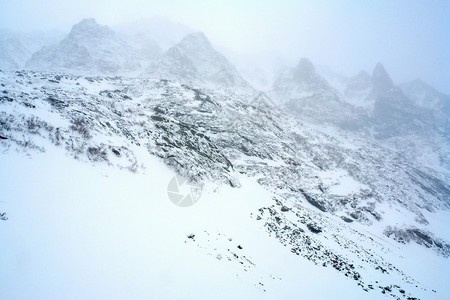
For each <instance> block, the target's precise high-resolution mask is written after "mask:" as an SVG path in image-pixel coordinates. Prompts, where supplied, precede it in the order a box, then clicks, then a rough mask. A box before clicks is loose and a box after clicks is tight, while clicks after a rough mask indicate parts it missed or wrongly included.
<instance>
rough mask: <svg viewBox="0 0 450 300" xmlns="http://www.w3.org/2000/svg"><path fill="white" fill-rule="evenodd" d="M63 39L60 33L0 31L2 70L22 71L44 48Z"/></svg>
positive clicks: (0, 63)
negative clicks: (27, 62) (38, 51)
mask: <svg viewBox="0 0 450 300" xmlns="http://www.w3.org/2000/svg"><path fill="white" fill-rule="evenodd" d="M60 39H61V33H59V32H30V33H21V32H12V31H8V30H2V31H0V69H2V70H11V71H12V70H21V69H24V68H25V63H26V61H27V60H28V59H30V57H31V56H32V55H33V53H35V52H36V51H37V50H39V49H40V48H41V47H42V46H44V45H47V44H51V43H54V42H57V41H59V40H60Z"/></svg>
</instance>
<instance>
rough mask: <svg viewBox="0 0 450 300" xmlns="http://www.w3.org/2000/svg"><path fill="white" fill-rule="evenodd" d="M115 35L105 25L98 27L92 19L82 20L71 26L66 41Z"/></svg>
mask: <svg viewBox="0 0 450 300" xmlns="http://www.w3.org/2000/svg"><path fill="white" fill-rule="evenodd" d="M115 35H116V33H115V32H114V31H113V30H112V29H111V28H109V27H108V26H106V25H100V24H99V23H97V21H96V20H95V19H94V18H89V19H83V20H81V21H80V22H79V23H77V24H75V25H73V26H72V29H71V31H70V33H69V35H68V36H67V38H68V39H80V38H100V37H114V36H115Z"/></svg>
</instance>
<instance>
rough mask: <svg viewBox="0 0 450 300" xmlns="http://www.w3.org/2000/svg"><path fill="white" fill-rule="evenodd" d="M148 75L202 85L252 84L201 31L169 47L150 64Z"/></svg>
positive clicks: (228, 85) (232, 85) (239, 85)
mask: <svg viewBox="0 0 450 300" xmlns="http://www.w3.org/2000/svg"><path fill="white" fill-rule="evenodd" d="M146 75H147V76H151V77H157V78H164V79H171V80H178V81H181V82H184V83H194V82H195V83H196V84H201V85H211V84H212V85H218V86H222V87H243V88H248V87H250V85H249V84H248V83H247V82H246V81H245V80H244V79H243V78H242V77H241V76H240V75H239V74H238V72H237V71H236V68H235V67H234V66H233V65H232V64H231V63H230V62H229V61H228V60H227V59H226V58H225V56H223V55H222V54H221V53H219V52H218V51H216V50H215V49H214V48H213V46H212V45H211V43H210V41H209V40H208V38H207V37H206V35H205V34H204V33H202V32H196V33H191V34H189V35H187V36H186V37H185V38H183V39H182V40H181V41H180V42H179V43H178V44H176V45H175V46H173V47H171V48H170V49H169V50H167V51H166V53H165V54H164V55H163V56H162V57H161V58H160V59H159V60H158V61H156V62H154V63H153V64H151V65H150V67H149V68H148V69H147V71H146Z"/></svg>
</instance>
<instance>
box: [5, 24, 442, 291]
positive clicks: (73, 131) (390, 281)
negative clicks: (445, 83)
mask: <svg viewBox="0 0 450 300" xmlns="http://www.w3.org/2000/svg"><path fill="white" fill-rule="evenodd" d="M152 22H153V21H152ZM154 22H155V24H158V22H159V21H154ZM164 22H165V21H164ZM164 22H163V23H164ZM150 23H151V22H150ZM133 26H134V25H133ZM152 26H153V25H152ZM152 26H149V28H150V29H149V31H148V32H147V31H146V29H145V26H142V27H141V29H140V30H137V29H136V28H139V26H134V27H133V28H134V30H135V31H134V34H130V35H128V36H127V35H126V30H125V29H123V31H121V32H120V33H116V32H115V31H113V30H112V29H111V28H109V27H107V26H101V25H99V24H97V23H96V22H95V20H93V19H85V20H83V21H81V22H80V23H78V24H76V25H74V26H73V28H72V30H71V32H70V33H69V34H68V35H67V36H66V37H65V38H64V39H63V40H62V41H61V42H60V43H59V44H57V45H55V46H47V47H44V48H42V49H41V50H39V51H38V52H36V53H34V55H33V56H32V57H31V59H30V60H29V61H28V63H27V66H28V67H29V68H31V69H33V70H21V71H17V70H15V69H16V68H17V65H18V63H16V62H17V61H19V60H20V59H22V60H23V57H26V54H25V53H22V52H21V51H20V50H14V49H13V48H11V49H10V48H8V51H5V52H0V53H2V54H1V55H3V56H2V61H4V62H5V66H6V65H7V64H6V62H8V64H9V65H10V66H11V68H13V69H14V71H5V70H3V69H6V67H5V68H3V67H0V69H1V70H0V163H1V165H2V168H0V182H2V188H1V190H0V245H2V247H1V250H0V252H1V253H0V254H1V255H0V266H2V267H0V299H30V298H33V299H48V298H58V299H79V298H83V299H104V298H106V299H124V298H133V299H148V298H175V299H176V298H179V299H186V298H188V299H199V298H220V299H230V298H246V299H264V298H266V299H297V298H299V297H300V298H306V299H331V298H337V299H380V298H381V299H392V298H394V299H417V298H420V299H446V298H449V297H450V288H449V285H448V282H447V281H448V280H447V277H448V276H447V275H448V270H449V268H450V260H449V257H450V235H449V230H448V228H449V226H450V147H449V145H450V140H449V135H448V132H450V130H449V128H450V127H449V107H450V102H449V97H448V96H446V95H443V94H441V93H439V92H437V91H436V90H434V89H433V88H432V87H430V86H428V85H426V84H425V83H422V82H420V81H414V82H411V83H406V84H402V85H400V86H397V85H396V84H395V83H394V82H393V80H392V79H391V78H390V76H389V74H388V72H387V71H386V70H385V68H384V66H383V65H381V64H377V65H376V66H375V68H374V70H373V72H372V74H371V75H369V74H368V73H367V72H360V73H359V74H357V75H356V76H354V77H350V78H347V77H345V76H341V75H339V74H336V73H333V72H332V71H330V70H327V69H326V68H323V67H321V68H316V67H315V66H314V65H313V63H312V62H311V61H310V60H308V59H306V58H303V59H301V60H300V61H299V63H298V64H297V65H296V66H295V67H293V68H288V69H286V70H284V71H283V72H281V73H280V74H279V76H278V78H276V80H275V81H274V83H273V85H272V89H271V90H270V91H269V92H268V93H267V94H265V93H263V92H259V91H256V90H255V89H254V88H252V87H251V86H250V84H249V83H248V82H247V81H246V80H245V79H243V77H241V75H240V74H239V72H238V71H237V69H236V67H235V66H234V65H233V64H232V63H230V62H229V61H228V60H227V58H225V56H223V55H222V54H221V53H220V52H218V51H217V50H216V49H214V47H213V46H212V45H211V43H210V42H209V40H208V38H207V37H206V36H205V35H204V34H203V33H201V32H196V33H191V32H188V34H187V35H184V34H183V36H184V37H183V38H182V37H181V36H180V34H181V32H184V31H185V30H186V29H185V28H184V27H182V28H181V27H177V26H175V27H173V26H172V25H170V26H166V27H167V28H169V29H170V28H172V29H173V34H172V35H171V34H170V30H168V32H169V33H168V34H167V39H166V40H165V42H161V39H162V38H163V37H164V33H163V32H157V30H156V29H154V28H153V27H152ZM151 28H153V29H151ZM163 28H164V27H162V29H163ZM121 30H122V29H121ZM162 31H163V30H162ZM160 38H161V39H160ZM178 38H179V40H176V39H178ZM162 40H164V39H162ZM8 45H10V46H11V45H14V43H13V42H11V41H10V42H9V44H8ZM8 47H9V46H8ZM11 47H12V46H11ZM16 47H17V49H22V48H21V44H20V43H17V45H16ZM25 48H27V47H25ZM27 49H29V48H27ZM14 51H17V53H16V55H17V57H12V56H11V55H10V54H11V53H14ZM23 51H26V49H25V50H23ZM8 53H9V54H8ZM28 53H29V52H28ZM235 61H239V59H238V58H236V59H235ZM239 64H240V65H241V67H242V66H244V65H245V64H244V63H242V62H241V63H239ZM147 65H148V66H147ZM267 65H270V63H268V62H265V63H262V64H261V70H264V69H265V66H267ZM144 68H145V70H144ZM269 69H271V68H269ZM36 70H38V71H36ZM43 70H48V71H43ZM248 70H249V73H247V76H249V78H252V80H254V82H260V83H261V86H264V85H265V83H264V82H265V81H266V80H267V76H266V75H267V74H269V73H270V72H268V73H267V74H266V73H265V72H262V73H264V74H261V77H260V78H259V77H258V76H256V74H252V72H253V71H251V70H258V66H254V65H253V66H251V67H249V69H248ZM256 73H257V72H256ZM123 75H126V76H123ZM174 204H175V205H174ZM423 262H426V263H423ZM193 270H195V272H193ZM36 280H38V281H36ZM24 286H26V287H27V288H26V289H24V288H23V287H24ZM174 287H176V288H174Z"/></svg>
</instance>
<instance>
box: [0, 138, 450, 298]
mask: <svg viewBox="0 0 450 300" xmlns="http://www.w3.org/2000/svg"><path fill="white" fill-rule="evenodd" d="M47 149H48V150H47V151H46V153H43V154H34V155H32V158H31V157H29V156H27V155H25V154H24V153H14V152H13V153H9V154H6V155H2V168H1V171H0V178H2V186H3V187H2V203H1V205H2V206H1V207H2V209H3V210H6V211H8V217H9V220H8V221H7V222H2V223H1V226H0V230H1V233H0V239H1V241H0V242H1V245H2V250H1V253H2V255H1V256H0V260H1V265H2V268H1V272H0V276H1V278H0V282H1V283H0V297H1V298H2V299H80V298H81V299H99V298H108V299H123V298H131V299H148V298H152V299H157V298H159V299H161V298H165V299H167V298H171V299H199V298H217V299H229V298H232V297H236V298H251V299H256V298H258V299H259V298H264V299H275V298H283V299H298V298H299V297H300V298H305V299H330V298H333V299H380V296H381V295H382V294H380V293H378V292H377V293H374V292H365V291H363V290H362V289H361V287H359V286H357V285H355V284H354V280H353V279H352V278H347V277H344V276H341V274H339V273H338V272H337V271H336V270H334V269H333V268H323V267H317V266H316V265H314V264H313V263H311V262H310V261H308V260H305V259H302V258H299V257H298V256H296V255H292V253H290V249H289V248H288V247H285V246H283V245H281V244H280V243H279V242H278V241H277V239H275V238H273V237H268V236H267V233H266V232H265V231H264V227H263V224H262V223H261V222H259V221H257V220H256V219H255V218H254V215H255V214H256V213H257V212H258V208H259V207H261V206H262V205H270V204H271V203H272V200H271V196H272V195H271V194H270V193H269V192H267V191H266V190H264V189H263V188H262V187H261V186H260V185H259V184H257V183H256V182H254V181H253V180H251V179H244V178H243V180H242V181H241V182H242V187H241V188H238V189H236V188H230V187H223V186H216V185H214V184H209V185H207V186H206V187H205V188H204V191H203V193H202V196H201V199H200V200H199V202H198V203H197V204H196V205H194V206H191V207H189V208H180V207H177V206H175V205H174V204H173V203H172V202H170V200H169V198H168V196H167V183H168V182H169V181H170V179H171V177H172V176H174V173H173V172H172V171H171V170H170V169H168V168H167V167H166V166H165V165H163V164H162V163H161V162H160V161H158V160H156V159H154V158H152V157H150V156H149V155H142V157H140V159H141V160H143V161H145V171H144V172H142V173H139V174H132V173H130V172H128V171H125V170H116V169H113V168H110V167H107V166H106V165H95V167H94V166H92V165H89V164H84V163H80V162H77V161H74V160H73V159H72V158H70V157H68V156H66V155H64V153H61V151H59V149H55V148H54V147H52V146H50V145H49V147H48V148H47ZM25 170H26V171H25ZM24 171H25V172H24ZM17 178H20V180H17ZM446 220H448V218H447V219H446ZM447 224H448V223H447ZM360 229H361V230H364V229H365V228H360ZM191 234H194V235H195V236H194V237H193V238H188V235H191ZM373 238H374V239H376V240H377V241H378V242H380V243H382V244H383V247H385V248H387V249H389V257H390V258H392V259H394V260H395V263H396V264H398V265H400V266H401V267H402V269H404V270H407V271H408V274H409V275H410V276H411V277H412V278H414V279H415V282H416V284H418V283H420V288H416V289H414V295H415V296H416V297H420V298H422V299H444V298H446V297H447V296H448V295H449V293H450V290H449V288H448V284H447V280H448V270H449V267H450V265H449V262H448V259H445V258H442V257H439V256H434V255H430V253H429V252H427V250H425V249H422V248H420V247H418V246H414V245H405V246H402V247H399V246H398V245H397V244H395V243H393V242H390V241H388V240H387V239H385V238H382V237H377V236H373ZM239 246H241V247H242V249H239V248H238V247H239ZM423 257H427V260H426V261H424V260H423ZM417 261H423V263H417ZM411 262H414V263H411ZM367 271H369V270H367ZM367 273H368V274H367V276H368V277H369V278H370V277H373V278H374V279H375V278H377V277H378V276H379V274H378V272H374V271H373V270H372V271H370V272H367ZM371 273H373V274H371ZM392 277H393V278H392V279H393V280H398V281H397V282H399V283H400V284H401V286H402V287H403V288H406V287H405V284H404V283H401V280H399V279H398V278H395V277H396V276H395V275H393V276H392ZM408 287H409V286H408ZM376 288H377V287H376ZM425 289H426V290H425ZM433 290H436V292H434V291H433ZM385 297H386V299H389V298H391V297H390V296H389V295H388V294H386V295H385ZM383 298H384V297H383Z"/></svg>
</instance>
